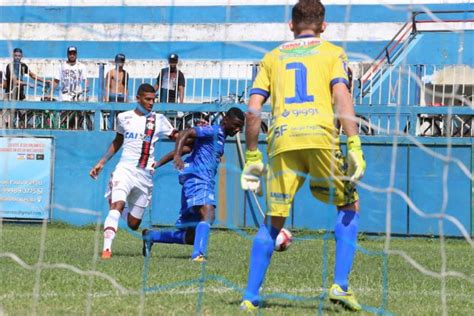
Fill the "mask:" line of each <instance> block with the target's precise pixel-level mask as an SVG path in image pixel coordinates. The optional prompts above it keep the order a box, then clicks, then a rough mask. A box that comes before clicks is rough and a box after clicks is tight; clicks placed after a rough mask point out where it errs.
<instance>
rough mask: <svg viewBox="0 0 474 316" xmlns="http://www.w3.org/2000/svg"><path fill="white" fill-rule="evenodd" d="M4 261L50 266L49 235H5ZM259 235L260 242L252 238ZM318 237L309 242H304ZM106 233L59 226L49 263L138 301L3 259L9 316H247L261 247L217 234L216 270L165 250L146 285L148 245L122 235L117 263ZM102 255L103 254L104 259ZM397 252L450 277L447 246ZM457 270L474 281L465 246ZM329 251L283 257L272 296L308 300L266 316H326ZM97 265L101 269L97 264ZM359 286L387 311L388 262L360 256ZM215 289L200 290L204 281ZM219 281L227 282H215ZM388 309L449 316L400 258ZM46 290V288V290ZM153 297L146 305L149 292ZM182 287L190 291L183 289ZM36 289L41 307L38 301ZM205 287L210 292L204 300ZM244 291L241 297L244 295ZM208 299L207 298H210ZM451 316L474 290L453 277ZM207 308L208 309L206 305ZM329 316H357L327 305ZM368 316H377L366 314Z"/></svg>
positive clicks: (431, 285)
mask: <svg viewBox="0 0 474 316" xmlns="http://www.w3.org/2000/svg"><path fill="white" fill-rule="evenodd" d="M0 233H1V249H0V253H6V252H10V253H14V254H16V255H17V256H18V257H19V258H20V259H21V260H22V261H24V262H25V263H26V264H28V265H34V264H35V263H37V262H38V259H39V258H40V249H41V238H42V230H41V225H14V224H3V226H1V230H0ZM252 234H253V233H252ZM303 234H304V235H305V236H308V234H309V232H305V233H300V234H296V235H297V236H301V235H303ZM101 235H102V234H101V232H96V230H95V229H94V228H90V227H89V228H82V229H81V228H73V227H68V226H65V225H50V226H49V227H48V229H47V231H46V235H45V236H44V237H45V240H46V243H45V244H44V253H43V262H45V263H48V264H56V263H65V264H69V265H72V266H74V267H77V268H78V269H81V270H95V271H98V272H101V273H103V274H105V275H107V276H110V277H111V278H113V279H114V280H116V282H118V284H120V286H122V287H124V288H126V289H127V290H128V291H127V293H125V294H122V293H120V291H119V290H118V289H117V288H116V287H114V286H113V285H112V284H111V282H109V281H108V280H106V279H104V278H102V277H91V276H89V275H80V274H77V273H75V272H72V271H70V270H67V269H64V268H47V269H42V270H41V271H40V273H39V272H38V271H37V270H28V269H26V268H24V267H21V266H20V265H19V264H18V263H16V262H14V261H13V260H12V259H11V258H7V257H0V275H1V277H0V304H1V305H0V306H1V309H0V314H2V309H3V313H5V314H10V315H25V314H32V313H36V314H40V315H63V314H85V313H86V311H87V309H88V308H90V312H91V313H92V314H94V315H106V314H107V315H135V314H139V313H141V312H143V314H144V315H163V314H177V315H184V314H194V313H196V312H200V313H202V314H204V315H228V314H238V306H239V302H240V298H241V293H240V292H239V289H241V288H243V287H244V286H245V282H246V278H247V263H248V257H249V250H250V245H251V241H250V240H249V239H245V238H243V237H241V235H239V234H237V233H235V232H232V231H214V232H213V234H212V235H211V244H210V249H209V252H210V254H209V255H210V259H209V261H208V263H207V264H206V265H200V264H196V263H193V262H191V261H190V260H189V255H190V251H191V248H190V247H189V246H179V245H155V246H154V247H153V254H152V257H151V258H150V260H149V261H148V274H147V278H146V279H144V277H143V276H144V259H143V257H142V256H141V241H140V240H139V239H138V238H136V236H133V235H131V234H129V233H127V232H126V231H124V230H120V231H119V233H118V235H117V238H116V239H115V241H114V257H113V258H112V260H109V261H101V260H100V259H97V257H96V256H95V252H94V246H95V245H96V241H98V246H99V248H100V249H101V248H102V236H101ZM327 245H328V247H327V249H328V254H329V256H328V258H329V261H328V263H327V266H328V274H329V276H328V278H327V280H326V286H330V285H331V280H332V269H333V252H334V242H333V241H332V240H331V241H329V242H327ZM360 246H362V247H363V248H364V249H366V250H369V251H374V252H380V251H381V250H382V249H383V246H384V240H383V239H381V238H367V237H365V238H363V240H362V241H360ZM100 249H99V250H100ZM391 249H394V250H403V251H405V252H406V253H407V254H408V255H410V256H411V257H413V258H414V259H415V260H416V261H417V262H419V263H420V264H421V265H423V266H424V267H425V268H427V269H430V270H432V271H439V270H440V268H441V259H440V243H439V240H437V239H426V238H418V239H416V238H408V239H392V242H391ZM446 251H447V269H448V270H453V271H458V272H461V273H464V274H465V275H467V276H469V277H470V279H471V280H473V279H474V268H473V262H474V250H473V249H472V248H471V247H470V246H469V245H468V244H467V243H466V242H465V241H463V240H448V241H447V243H446ZM323 257H324V242H323V240H321V239H315V240H305V241H298V242H295V243H294V244H293V245H292V247H291V249H290V250H288V251H287V252H284V253H275V254H274V256H273V260H272V264H271V267H270V270H269V273H268V274H267V280H266V283H265V290H264V291H265V293H266V294H274V293H286V294H289V295H293V296H297V297H299V298H306V300H289V299H284V298H269V299H267V300H266V301H265V306H264V308H263V309H262V311H263V314H264V315H267V314H268V315H294V314H298V315H310V314H311V315H314V314H316V313H317V311H318V306H319V303H320V301H319V299H317V298H318V297H319V296H320V295H321V294H322V293H323V290H322V285H323V278H322V276H323V268H324V264H323ZM94 258H96V259H94ZM353 271H354V272H353V273H352V276H351V286H352V289H353V290H354V291H355V293H356V294H357V296H358V299H359V301H360V302H361V303H362V304H364V306H365V307H373V308H378V307H380V306H381V304H382V297H383V295H382V293H383V283H382V279H383V257H382V256H380V255H375V256H371V255H367V254H362V253H361V252H358V254H357V258H356V260H355V263H354V267H353ZM203 273H205V274H204V275H205V276H207V277H208V279H206V281H205V282H203V283H199V282H198V281H196V282H192V280H199V278H200V277H201V276H202V275H203ZM213 276H219V277H221V278H222V279H217V278H214V277H213ZM387 277H388V303H387V306H386V310H387V311H389V312H390V313H394V314H399V315H439V314H441V313H442V304H441V298H440V297H441V294H440V293H441V282H440V280H439V279H436V278H433V277H429V276H425V275H423V274H421V273H420V272H418V271H417V270H415V269H414V268H413V267H412V266H411V265H410V264H408V263H407V262H406V261H405V260H404V259H403V258H401V257H400V256H389V258H388V275H387ZM36 280H39V282H37V281H36ZM144 282H145V284H146V288H148V289H149V291H147V292H146V294H145V295H140V293H141V289H142V287H143V284H144ZM179 282H182V283H179ZM35 284H37V285H38V286H39V287H38V290H37V291H36V293H39V297H37V298H35V295H34V293H35V290H34V289H35ZM201 286H202V288H203V292H202V291H200V287H201ZM235 287H237V288H235ZM199 293H202V294H203V295H202V296H200V294H199ZM446 293H447V309H448V313H449V314H450V315H469V314H471V315H472V311H473V308H474V303H473V296H472V295H473V294H472V293H474V285H473V283H470V282H468V281H466V280H463V279H459V278H454V277H450V278H448V279H447V283H446ZM201 298H202V300H201ZM323 303H324V304H323V305H321V306H322V312H323V313H324V314H336V313H337V314H338V315H346V314H347V315H348V314H351V313H349V312H347V311H345V310H343V309H342V308H340V307H338V306H333V305H332V304H330V303H329V302H328V301H327V300H324V301H323ZM365 313H368V311H367V310H366V311H365Z"/></svg>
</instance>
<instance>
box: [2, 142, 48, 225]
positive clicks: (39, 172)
mask: <svg viewBox="0 0 474 316" xmlns="http://www.w3.org/2000/svg"><path fill="white" fill-rule="evenodd" d="M52 149H53V139H52V138H36V137H0V217H3V218H18V219H49V217H50V213H51V212H50V210H51V176H52V175H51V170H52V165H51V163H52Z"/></svg>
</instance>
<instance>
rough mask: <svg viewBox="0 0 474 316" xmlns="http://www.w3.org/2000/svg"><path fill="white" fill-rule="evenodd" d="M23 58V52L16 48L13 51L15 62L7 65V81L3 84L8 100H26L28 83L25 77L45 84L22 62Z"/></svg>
mask: <svg viewBox="0 0 474 316" xmlns="http://www.w3.org/2000/svg"><path fill="white" fill-rule="evenodd" d="M22 58H23V51H22V50H21V48H15V49H14V50H13V62H11V63H9V64H8V65H7V67H6V69H5V81H4V82H3V84H2V87H3V88H4V89H5V99H6V100H24V99H25V98H26V95H25V86H27V85H28V82H27V81H26V80H25V79H24V77H25V75H28V76H29V77H30V78H31V79H33V80H35V81H40V82H44V78H41V77H39V76H37V75H36V74H35V73H33V72H32V71H31V70H30V69H29V68H28V66H27V65H26V64H25V63H23V62H21V59H22Z"/></svg>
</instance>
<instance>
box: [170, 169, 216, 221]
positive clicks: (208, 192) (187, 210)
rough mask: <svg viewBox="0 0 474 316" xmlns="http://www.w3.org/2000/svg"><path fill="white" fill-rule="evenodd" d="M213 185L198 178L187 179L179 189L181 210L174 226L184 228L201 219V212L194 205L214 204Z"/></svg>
mask: <svg viewBox="0 0 474 316" xmlns="http://www.w3.org/2000/svg"><path fill="white" fill-rule="evenodd" d="M214 191H215V190H214V185H212V184H211V183H209V182H207V181H204V180H201V179H198V178H190V179H187V180H186V181H185V182H184V184H183V187H182V189H181V210H180V212H179V217H178V219H177V220H176V227H177V228H179V229H185V228H187V227H194V226H196V225H197V224H198V223H199V222H200V221H201V214H199V210H197V209H196V208H195V206H201V205H213V206H214V207H215V206H216V197H215V193H214Z"/></svg>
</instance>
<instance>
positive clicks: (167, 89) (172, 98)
mask: <svg viewBox="0 0 474 316" xmlns="http://www.w3.org/2000/svg"><path fill="white" fill-rule="evenodd" d="M168 62H169V66H168V67H165V68H163V69H161V71H160V73H159V74H158V77H156V83H155V86H154V88H155V90H156V91H159V93H160V98H159V102H162V103H178V101H179V103H184V87H185V85H186V80H185V78H184V74H183V73H182V72H181V71H180V70H179V69H178V55H176V54H170V55H169V56H168Z"/></svg>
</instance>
